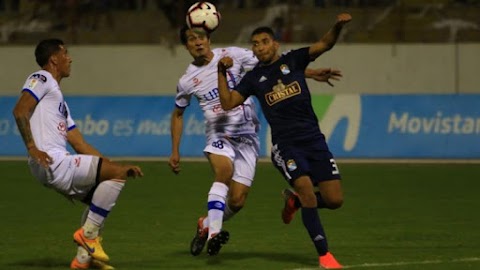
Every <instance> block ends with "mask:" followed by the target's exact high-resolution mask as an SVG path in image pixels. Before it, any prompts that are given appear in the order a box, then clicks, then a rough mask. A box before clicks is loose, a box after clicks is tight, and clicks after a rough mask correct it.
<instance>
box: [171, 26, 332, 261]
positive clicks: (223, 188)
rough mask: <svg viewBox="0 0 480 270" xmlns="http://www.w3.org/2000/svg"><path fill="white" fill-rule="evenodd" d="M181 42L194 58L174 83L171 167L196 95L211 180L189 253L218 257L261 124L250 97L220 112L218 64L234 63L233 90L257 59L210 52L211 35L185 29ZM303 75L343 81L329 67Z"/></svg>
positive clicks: (239, 203)
mask: <svg viewBox="0 0 480 270" xmlns="http://www.w3.org/2000/svg"><path fill="white" fill-rule="evenodd" d="M180 39H181V42H182V44H184V45H185V47H186V49H187V50H188V52H189V53H190V55H191V56H192V57H193V62H192V63H191V64H190V65H189V66H188V68H187V70H186V72H185V74H184V75H183V76H182V77H181V78H180V80H179V82H178V85H177V94H176V98H175V105H176V106H175V108H174V110H173V112H172V118H171V136H172V154H171V156H170V159H169V165H170V167H171V169H172V171H173V172H174V173H179V172H180V150H179V148H180V139H181V134H182V131H183V113H184V111H185V109H186V108H187V107H188V106H189V104H190V99H191V97H192V96H195V97H196V99H197V100H198V102H199V105H200V107H201V108H202V110H203V114H204V117H205V121H206V124H205V126H206V137H207V139H206V146H205V148H204V153H205V155H206V157H207V158H208V160H209V162H210V165H211V167H212V169H213V172H214V175H215V176H214V177H215V178H214V182H213V184H212V186H211V188H210V191H209V192H208V203H207V208H208V215H207V216H206V217H200V218H199V219H198V223H197V231H196V234H195V237H194V238H193V240H192V242H191V245H190V252H191V254H192V255H194V256H197V255H199V254H200V253H201V252H202V249H203V248H204V246H205V244H206V243H207V253H208V254H209V255H216V254H218V252H219V250H220V249H221V247H222V245H224V244H225V243H227V241H228V239H229V233H228V232H227V231H224V230H222V224H223V221H226V220H228V219H229V218H231V217H232V216H233V215H235V214H236V213H237V212H238V211H240V210H241V209H242V207H243V206H244V204H245V200H246V197H247V195H248V192H249V189H250V187H251V185H252V181H253V178H254V175H255V166H256V162H257V159H258V154H259V138H258V135H257V131H258V129H259V121H258V119H257V112H256V111H255V105H254V103H253V101H252V99H247V100H245V102H244V103H243V105H242V106H239V107H237V108H236V109H234V110H230V111H224V110H222V108H221V104H220V100H219V95H218V76H217V62H218V61H219V60H220V59H221V58H222V57H224V56H229V57H231V58H232V59H234V61H235V63H236V65H234V67H235V68H232V69H230V70H229V73H228V83H229V86H230V87H233V86H235V85H236V84H238V82H239V81H240V80H241V79H242V77H243V76H244V75H245V73H246V72H247V71H248V70H250V69H252V68H253V67H254V66H255V65H256V64H257V63H258V60H257V58H256V57H255V56H254V55H253V53H252V51H251V50H248V49H244V48H238V47H227V48H217V49H213V50H212V49H211V48H210V36H209V34H208V33H206V32H204V31H202V30H199V29H194V30H192V29H188V28H187V27H183V28H182V29H181V30H180ZM306 74H307V76H308V77H310V78H313V79H315V80H317V81H322V82H327V83H329V84H330V82H329V79H334V80H338V78H339V77H341V73H340V71H338V70H332V69H318V70H307V71H306Z"/></svg>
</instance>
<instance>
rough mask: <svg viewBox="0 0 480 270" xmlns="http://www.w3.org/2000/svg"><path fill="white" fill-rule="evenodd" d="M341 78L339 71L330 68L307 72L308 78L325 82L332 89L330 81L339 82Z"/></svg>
mask: <svg viewBox="0 0 480 270" xmlns="http://www.w3.org/2000/svg"><path fill="white" fill-rule="evenodd" d="M342 76H343V75H342V72H341V71H340V70H338V69H332V68H318V69H311V70H310V72H309V78H311V79H314V80H315V81H318V82H326V83H328V85H330V86H332V87H333V86H334V85H333V84H332V83H331V82H330V80H335V81H339V80H340V78H341V77H342Z"/></svg>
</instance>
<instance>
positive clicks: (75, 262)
mask: <svg viewBox="0 0 480 270" xmlns="http://www.w3.org/2000/svg"><path fill="white" fill-rule="evenodd" d="M89 267H90V263H88V262H86V263H80V262H79V261H78V260H77V257H75V258H73V260H72V262H71V263H70V269H88V268H89Z"/></svg>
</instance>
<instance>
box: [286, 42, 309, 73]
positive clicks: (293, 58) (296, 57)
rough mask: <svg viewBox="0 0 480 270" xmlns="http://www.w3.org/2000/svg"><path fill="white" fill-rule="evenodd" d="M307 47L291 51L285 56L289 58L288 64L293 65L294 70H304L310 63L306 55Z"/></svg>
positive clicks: (307, 54)
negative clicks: (291, 63)
mask: <svg viewBox="0 0 480 270" xmlns="http://www.w3.org/2000/svg"><path fill="white" fill-rule="evenodd" d="M309 49H310V48H309V47H304V48H300V49H298V50H292V51H290V52H288V53H286V56H287V57H289V58H290V62H293V63H295V67H294V68H295V69H302V70H305V69H306V68H307V66H308V64H310V62H311V61H312V60H311V58H310V54H309V53H308V51H309Z"/></svg>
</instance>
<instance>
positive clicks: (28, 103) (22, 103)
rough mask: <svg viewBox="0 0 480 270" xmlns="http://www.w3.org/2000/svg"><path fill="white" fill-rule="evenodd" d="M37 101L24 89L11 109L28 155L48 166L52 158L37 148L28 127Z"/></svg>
mask: <svg viewBox="0 0 480 270" xmlns="http://www.w3.org/2000/svg"><path fill="white" fill-rule="evenodd" d="M37 103H38V102H37V100H36V99H35V98H34V97H33V96H32V95H31V94H30V93H28V92H26V91H25V92H23V93H22V95H21V96H20V98H19V100H18V102H17V104H16V105H15V108H14V109H13V116H14V117H15V121H16V123H17V128H18V131H20V134H21V135H22V138H23V142H24V143H25V147H26V148H27V151H28V154H29V155H30V157H32V158H33V159H34V160H35V161H36V162H38V163H39V164H41V165H42V166H44V167H48V165H49V164H51V163H52V161H53V160H52V158H51V157H50V156H49V155H48V154H47V153H45V152H43V151H41V150H39V149H38V148H37V146H36V145H35V141H34V140H33V136H32V130H31V129H30V117H31V116H32V114H33V111H34V110H35V107H36V106H37Z"/></svg>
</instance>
